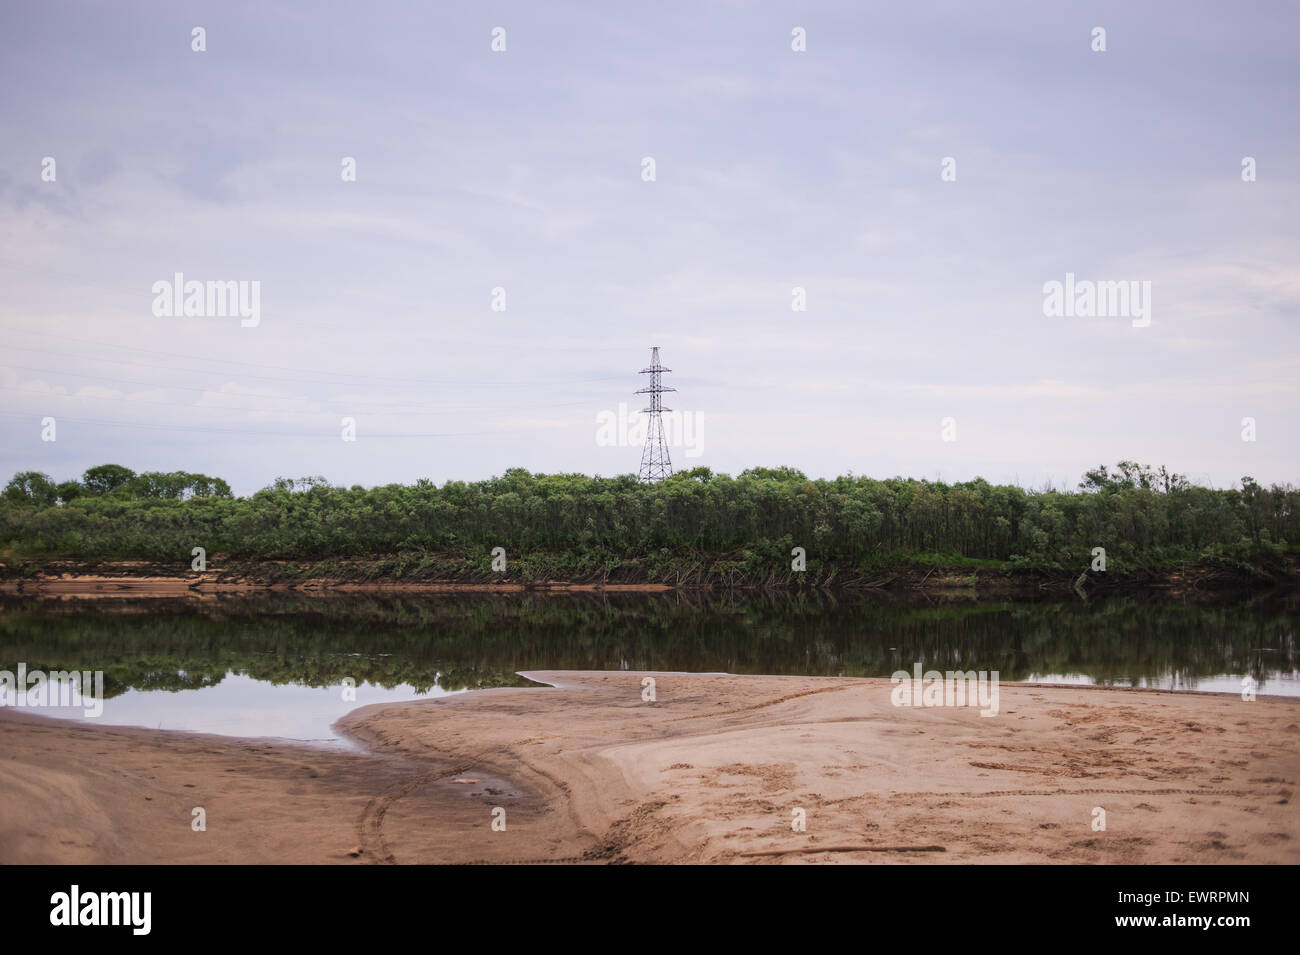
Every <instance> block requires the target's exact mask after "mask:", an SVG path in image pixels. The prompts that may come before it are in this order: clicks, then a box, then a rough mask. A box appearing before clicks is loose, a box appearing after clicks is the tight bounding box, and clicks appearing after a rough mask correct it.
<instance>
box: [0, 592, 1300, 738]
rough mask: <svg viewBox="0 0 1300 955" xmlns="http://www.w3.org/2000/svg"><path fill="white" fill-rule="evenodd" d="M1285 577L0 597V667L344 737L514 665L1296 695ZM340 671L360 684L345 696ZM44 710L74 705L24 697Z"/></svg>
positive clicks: (256, 728)
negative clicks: (1012, 584) (1186, 588)
mask: <svg viewBox="0 0 1300 955" xmlns="http://www.w3.org/2000/svg"><path fill="white" fill-rule="evenodd" d="M1298 622H1300V601H1298V600H1297V598H1296V596H1295V595H1291V596H1286V597H1273V598H1270V599H1262V600H1255V601H1252V602H1246V603H1235V604H1231V605H1226V606H1216V607H1195V606H1190V605H1186V604H1179V603H1150V602H1139V601H1134V600H1128V599H1123V600H1121V599H1112V600H1105V601H1092V602H1089V603H1086V604H1085V603H1082V602H1074V603H1061V604H1056V603H987V604H961V605H953V604H942V605H933V606H916V605H911V606H904V605H898V604H893V603H880V602H871V601H845V600H833V599H830V598H827V597H793V598H786V597H782V598H762V597H760V598H753V599H737V598H723V597H683V596H679V595H667V596H664V595H627V596H619V597H607V598H599V597H586V596H582V597H576V596H575V597H558V598H557V597H529V596H518V595H510V596H490V597H475V598H463V597H418V598H415V597H404V598H398V599H389V598H372V597H349V598H341V597H340V598H310V599H309V598H300V597H282V598H258V599H246V598H238V599H230V600H216V601H204V602H202V603H197V602H186V601H175V602H173V601H157V600H149V601H112V602H109V601H105V600H97V601H35V600H14V599H10V600H6V601H0V669H8V670H10V671H14V670H16V667H17V664H18V663H19V662H22V663H25V664H26V665H27V669H28V670H29V671H32V670H37V669H40V670H45V671H54V670H74V669H76V670H102V671H103V672H104V675H105V684H104V690H105V697H106V699H105V702H104V707H103V714H102V715H101V716H99V717H97V718H96V722H100V723H105V724H111V725H133V726H148V727H162V728H165V729H178V730H191V731H196V732H207V733H220V734H225V735H230V736H271V737H280V738H285V739H295V740H305V741H314V742H325V743H331V742H333V743H338V742H339V740H338V737H337V734H335V733H334V732H333V731H332V729H331V728H330V727H331V724H332V723H333V722H334V721H335V720H336V719H338V718H339V717H340V716H342V715H343V714H344V713H346V712H348V711H349V710H351V709H353V708H354V707H356V706H363V705H366V704H368V703H379V702H388V701H402V700H412V699H422V698H424V699H427V698H432V697H437V696H445V695H447V694H448V693H455V692H461V691H466V690H472V689H478V688H483V687H497V686H530V685H533V684H531V683H530V682H529V681H527V680H525V679H523V678H522V677H519V676H517V675H516V672H517V671H519V670H539V669H594V670H607V669H630V670H668V671H692V672H730V673H766V674H806V675H833V676H840V675H842V676H872V677H888V676H889V675H890V674H892V673H893V672H894V671H895V670H900V669H904V670H910V669H911V668H912V666H913V664H914V663H917V662H920V663H921V664H922V665H923V666H924V667H925V668H926V669H936V670H946V669H957V668H960V669H963V670H970V669H976V670H998V671H1000V673H1001V679H1002V680H1003V681H1004V682H1011V681H1025V680H1033V681H1041V682H1058V683H1088V684H1110V685H1119V686H1150V687H1165V688H1174V689H1186V690H1202V691H1219V692H1230V693H1240V692H1241V681H1242V678H1243V677H1244V676H1245V675H1247V674H1249V675H1250V676H1252V677H1253V678H1254V679H1255V681H1256V682H1257V684H1258V689H1257V692H1258V693H1260V694H1275V695H1287V696H1300V673H1298V672H1297V670H1298V669H1300V654H1297V650H1296V640H1295V635H1296V631H1297V623H1298ZM345 680H350V681H352V685H355V700H353V699H351V698H348V697H345V694H344V692H343V688H344V686H345ZM31 712H40V713H44V714H46V715H62V716H80V715H81V711H80V710H76V711H66V710H65V711H56V710H52V709H49V708H44V709H33V710H31Z"/></svg>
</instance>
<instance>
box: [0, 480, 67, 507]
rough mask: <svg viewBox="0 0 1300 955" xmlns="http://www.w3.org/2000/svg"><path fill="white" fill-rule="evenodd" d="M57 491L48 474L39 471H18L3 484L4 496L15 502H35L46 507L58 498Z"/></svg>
mask: <svg viewBox="0 0 1300 955" xmlns="http://www.w3.org/2000/svg"><path fill="white" fill-rule="evenodd" d="M58 496H59V495H58V492H57V491H56V490H55V488H54V483H53V482H52V481H51V480H50V477H49V475H48V474H42V473H41V472H40V471H20V472H19V473H17V474H15V475H14V476H13V477H12V478H11V479H10V481H9V483H8V484H6V485H5V489H4V497H5V500H7V501H13V502H14V503H16V504H35V505H37V506H39V507H48V506H49V505H51V504H53V503H54V502H55V501H56V500H57V499H58Z"/></svg>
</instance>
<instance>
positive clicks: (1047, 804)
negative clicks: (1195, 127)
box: [0, 671, 1300, 864]
mask: <svg viewBox="0 0 1300 955" xmlns="http://www.w3.org/2000/svg"><path fill="white" fill-rule="evenodd" d="M528 675H529V676H531V677H532V678H533V679H535V680H538V681H542V682H545V683H550V684H554V686H553V687H548V688H542V689H513V688H512V689H501V690H484V691H477V692H472V693H467V694H463V695H459V696H453V697H447V698H444V699H439V700H434V701H427V702H416V703H402V704H383V705H378V706H371V707H364V708H361V709H358V710H355V711H354V712H352V713H351V714H349V715H348V716H347V717H346V718H345V719H344V720H343V721H342V722H341V723H340V724H339V728H340V729H342V730H344V731H345V732H346V733H347V734H348V735H349V736H351V737H352V738H353V739H355V740H357V741H358V742H359V743H361V744H363V748H362V749H360V750H359V751H358V752H355V753H348V752H341V751H337V750H325V749H311V748H306V747H302V746H297V745H291V744H287V743H285V744H282V743H280V742H277V741H272V740H236V739H230V738H225V737H217V736H199V735H193V734H184V733H172V732H164V731H155V730H146V729H133V728H116V727H106V726H92V725H86V724H81V723H71V722H63V721H57V720H49V719H43V718H41V717H38V716H32V715H30V714H28V713H25V712H20V711H15V710H12V709H5V710H0V758H2V759H3V760H4V769H5V771H4V772H3V773H2V774H0V862H4V863H30V862H55V863H347V864H367V863H371V864H373V863H432V862H450V863H473V862H490V863H509V862H533V863H543V862H565V861H567V862H588V863H610V862H634V863H656V862H658V863H682V862H708V863H761V864H773V863H786V862H788V863H808V862H817V863H827V862H833V863H874V864H880V863H906V864H933V863H945V864H948V863H951V864H962V863H972V862H975V863H1141V864H1150V863H1192V862H1195V863H1229V864H1231V863H1290V864H1295V863H1297V862H1300V825H1298V824H1297V821H1296V813H1295V808H1294V806H1293V805H1292V803H1291V800H1292V798H1293V790H1294V788H1295V785H1296V780H1297V779H1298V778H1300V701H1295V700H1286V699H1279V698H1269V697H1260V698H1259V699H1258V700H1257V701H1255V702H1249V703H1248V702H1243V701H1242V700H1241V699H1240V697H1238V696H1229V695H1210V694H1188V693H1170V692H1159V691H1148V690H1121V689H1094V688H1078V687H1044V686H1027V685H1008V684H1004V685H1002V687H1001V700H1000V710H999V713H998V715H997V716H994V717H981V716H980V713H979V710H978V709H977V708H972V707H922V708H917V707H897V706H894V705H892V703H891V690H892V689H893V687H892V685H891V684H890V682H889V681H888V680H863V679H837V678H816V677H755V676H730V675H696V674H671V673H656V674H653V676H654V679H655V681H656V685H655V695H656V699H655V701H654V702H646V701H644V700H643V699H642V679H643V677H644V676H645V675H646V674H642V673H635V672H572V671H566V672H535V673H530V674H528ZM195 807H203V809H204V810H205V813H206V825H207V828H206V831H203V832H195V831H193V830H192V828H191V820H192V818H193V812H192V810H193V809H194V808H195ZM1098 809H1101V810H1104V813H1105V824H1106V826H1105V829H1104V830H1098V829H1094V825H1095V822H1094V820H1096V819H1097V818H1098V816H1097V813H1096V812H1095V810H1098ZM498 810H504V813H502V812H500V811H498ZM797 810H801V811H802V817H803V819H804V820H805V821H806V829H805V830H804V831H795V830H794V829H792V821H793V820H794V819H795V818H796V816H797V813H796V811H797ZM494 811H495V813H494ZM494 816H495V818H498V819H500V818H501V817H502V816H503V817H504V831H496V830H494V828H493V820H494Z"/></svg>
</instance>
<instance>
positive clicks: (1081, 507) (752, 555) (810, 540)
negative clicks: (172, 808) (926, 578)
mask: <svg viewBox="0 0 1300 955" xmlns="http://www.w3.org/2000/svg"><path fill="white" fill-rule="evenodd" d="M1297 543H1300V489H1296V488H1294V487H1292V486H1290V485H1286V486H1273V487H1270V488H1265V487H1262V486H1261V485H1259V484H1257V483H1256V482H1255V481H1253V480H1252V479H1250V478H1248V477H1247V478H1243V479H1242V486H1241V488H1240V489H1225V490H1218V489H1212V488H1205V487H1198V486H1192V485H1190V484H1189V483H1188V482H1187V481H1186V480H1185V479H1184V478H1183V477H1182V476H1180V475H1177V474H1172V473H1170V472H1168V471H1167V470H1165V469H1164V468H1160V469H1159V470H1154V469H1152V468H1150V467H1143V466H1139V465H1137V464H1134V463H1132V462H1121V463H1120V464H1119V465H1118V467H1117V468H1116V469H1114V470H1109V469H1107V468H1106V467H1104V466H1103V467H1099V468H1097V469H1095V470H1093V471H1090V472H1089V473H1088V474H1087V476H1086V477H1085V479H1084V481H1083V482H1082V484H1081V485H1080V487H1079V489H1078V490H1076V491H1056V490H1045V491H1029V490H1025V489H1023V488H1020V487H1015V486H1006V485H992V484H989V483H988V482H986V481H984V480H975V481H969V482H963V483H956V484H942V483H936V482H930V481H918V480H911V479H902V478H891V479H887V480H875V479H872V478H866V477H854V476H846V477H838V478H834V479H832V480H809V479H808V478H806V477H805V476H804V475H803V474H801V473H800V472H798V471H795V470H793V469H790V468H775V469H772V468H752V469H750V470H747V471H745V472H743V473H741V474H740V475H739V476H738V477H734V478H733V477H729V476H727V475H722V474H717V475H715V474H713V473H711V472H710V471H709V470H708V469H707V468H696V469H694V470H691V471H686V472H682V473H679V474H676V475H674V476H673V477H672V478H670V479H668V480H665V481H662V482H660V483H657V484H639V483H637V481H636V479H635V478H634V477H633V476H631V475H623V476H619V477H612V478H601V477H588V476H586V475H580V474H555V475H540V474H539V475H534V474H530V473H528V472H527V471H524V470H521V469H512V470H509V471H507V472H506V473H505V474H504V475H502V476H500V477H496V478H492V479H490V480H486V481H477V482H472V483H466V482H461V481H449V482H447V483H446V484H444V485H442V486H441V487H439V486H436V485H435V484H433V483H431V482H429V481H424V480H422V481H419V482H417V483H416V484H414V485H411V486H406V485H386V486H382V487H375V488H370V489H366V488H362V487H359V486H355V487H352V488H342V487H332V486H330V485H329V484H328V483H327V482H326V481H325V480H324V479H323V478H304V479H300V480H297V481H291V480H287V479H280V480H277V481H276V482H275V483H274V484H272V485H271V486H270V487H267V488H265V489H264V490H262V491H259V492H257V493H255V494H253V495H251V496H249V497H244V498H238V497H233V496H232V495H231V493H230V488H229V486H228V485H227V484H226V483H225V482H224V481H221V480H220V479H215V478H210V477H207V476H205V475H201V474H187V473H183V472H175V473H172V474H160V473H152V472H151V473H145V474H139V475H137V474H135V473H134V472H132V471H130V470H129V469H127V468H123V467H120V466H118V465H102V466H100V467H97V468H91V469H90V470H88V471H87V472H86V473H85V475H84V476H83V479H82V480H81V481H79V482H78V481H66V482H63V483H60V484H55V483H54V482H52V481H51V480H50V478H48V477H47V476H45V475H43V474H37V473H34V472H24V473H21V474H18V475H16V476H15V477H14V478H13V479H12V480H11V481H10V482H9V484H8V485H7V486H6V487H5V489H4V491H3V494H0V548H3V552H4V554H5V555H6V557H7V558H8V562H10V563H12V562H13V561H14V560H15V559H18V560H23V559H29V560H40V559H49V558H65V559H68V560H74V561H83V562H93V561H98V560H113V559H135V560H148V561H155V562H159V563H164V564H174V565H175V566H176V567H177V569H178V570H182V569H188V566H189V560H190V553H191V550H192V548H194V547H203V548H204V549H205V550H206V552H207V554H208V555H209V557H210V558H212V559H217V560H219V559H224V560H228V561H235V562H253V561H288V562H311V563H313V564H316V565H320V564H322V563H324V564H328V563H329V562H346V561H349V560H355V559H361V558H370V559H380V558H382V560H379V562H378V563H375V564H374V566H375V567H376V568H378V569H377V570H376V571H375V572H376V573H382V574H384V575H386V576H395V577H403V578H411V577H426V578H427V577H429V576H431V575H439V576H451V577H462V578H464V577H466V576H472V575H474V574H478V575H480V576H481V578H483V579H486V578H487V577H488V576H489V575H491V576H500V575H492V574H491V561H492V558H491V554H490V552H491V550H492V549H493V548H495V547H502V548H504V549H505V552H506V556H507V570H506V572H505V575H504V576H506V577H507V578H512V579H540V578H553V579H554V578H567V579H575V580H576V579H586V580H592V579H610V580H620V579H621V580H664V579H669V578H670V575H676V579H677V580H678V581H680V580H682V579H683V573H684V572H685V573H686V577H687V578H688V579H689V578H691V577H692V575H694V579H696V580H697V581H699V582H709V581H717V580H725V579H733V580H734V575H736V574H740V575H743V576H745V577H746V578H747V579H749V580H751V581H752V580H754V579H759V580H765V581H768V582H774V581H778V580H785V579H791V580H796V579H802V580H815V581H825V580H826V579H828V578H830V577H833V576H834V575H836V574H845V573H849V572H852V573H859V574H861V573H867V572H870V571H871V570H873V569H879V568H884V567H888V566H896V565H898V564H899V563H906V562H921V563H927V562H928V563H949V564H952V563H956V564H963V563H964V564H966V565H969V566H981V565H986V566H990V567H1012V568H1016V567H1019V568H1033V569H1042V570H1058V571H1074V572H1076V573H1077V572H1078V571H1080V570H1083V569H1086V568H1087V567H1088V566H1089V565H1090V563H1091V561H1092V556H1091V552H1092V549H1093V548H1095V547H1104V548H1105V549H1106V557H1107V563H1108V567H1107V570H1108V571H1109V572H1110V573H1112V574H1114V573H1126V572H1134V571H1138V570H1142V569H1143V568H1152V567H1158V566H1167V565H1168V564H1170V563H1172V562H1178V561H1189V560H1210V561H1220V562H1228V563H1236V564H1237V565H1239V566H1244V567H1252V566H1254V567H1258V566H1260V565H1262V564H1267V563H1268V562H1269V561H1273V562H1276V561H1277V560H1279V559H1280V557H1281V556H1282V555H1284V554H1286V553H1287V552H1288V551H1294V548H1295V545H1296V544H1297ZM796 547H802V548H804V549H805V551H806V553H807V569H808V573H807V575H805V576H803V577H800V576H799V575H795V574H793V573H792V572H791V559H792V558H791V551H792V549H793V548H796Z"/></svg>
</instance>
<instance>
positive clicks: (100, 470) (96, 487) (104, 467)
mask: <svg viewBox="0 0 1300 955" xmlns="http://www.w3.org/2000/svg"><path fill="white" fill-rule="evenodd" d="M133 477H135V472H134V471H132V470H131V469H130V468H124V467H122V465H120V464H101V465H99V466H97V467H93V468H87V469H86V473H85V474H83V475H82V476H81V483H82V484H84V485H85V487H86V492H87V493H89V494H111V493H112V492H113V491H115V490H117V489H118V488H119V487H121V486H122V485H124V484H126V482H127V481H129V480H131V478H133Z"/></svg>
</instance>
